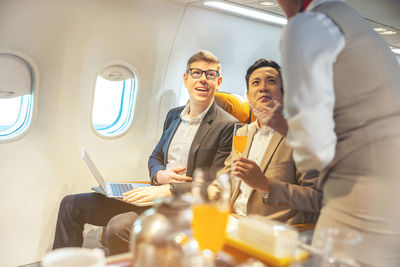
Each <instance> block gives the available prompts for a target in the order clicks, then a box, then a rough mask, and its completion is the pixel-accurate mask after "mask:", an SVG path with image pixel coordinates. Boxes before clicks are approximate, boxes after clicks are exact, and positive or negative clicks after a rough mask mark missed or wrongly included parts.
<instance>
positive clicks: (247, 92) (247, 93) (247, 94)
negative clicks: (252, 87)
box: [246, 90, 249, 100]
mask: <svg viewBox="0 0 400 267" xmlns="http://www.w3.org/2000/svg"><path fill="white" fill-rule="evenodd" d="M246 97H247V100H249V90H246Z"/></svg>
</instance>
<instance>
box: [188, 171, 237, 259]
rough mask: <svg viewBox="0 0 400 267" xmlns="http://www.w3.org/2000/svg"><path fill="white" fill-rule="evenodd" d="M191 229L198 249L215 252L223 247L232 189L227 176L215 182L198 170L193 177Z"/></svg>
mask: <svg viewBox="0 0 400 267" xmlns="http://www.w3.org/2000/svg"><path fill="white" fill-rule="evenodd" d="M192 194H193V220H192V229H193V235H194V238H195V239H196V241H197V243H198V245H199V248H200V250H202V251H206V250H207V251H211V252H212V254H213V255H215V253H217V252H218V251H219V250H220V249H221V248H222V246H223V244H224V239H225V230H226V225H227V222H228V215H229V213H230V196H231V186H230V181H229V176H228V175H227V174H222V175H221V176H219V177H218V179H215V178H214V177H213V174H212V173H211V172H210V171H208V170H206V169H197V170H196V171H195V173H194V175H193V188H192Z"/></svg>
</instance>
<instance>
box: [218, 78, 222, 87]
mask: <svg viewBox="0 0 400 267" xmlns="http://www.w3.org/2000/svg"><path fill="white" fill-rule="evenodd" d="M221 83H222V77H221V76H219V78H218V87H219V86H220V85H221Z"/></svg>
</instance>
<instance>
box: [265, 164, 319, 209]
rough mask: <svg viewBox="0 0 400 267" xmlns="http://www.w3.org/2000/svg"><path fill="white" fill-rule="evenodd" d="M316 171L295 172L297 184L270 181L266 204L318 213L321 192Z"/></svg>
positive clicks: (276, 180)
mask: <svg viewBox="0 0 400 267" xmlns="http://www.w3.org/2000/svg"><path fill="white" fill-rule="evenodd" d="M318 175H319V173H318V172H317V171H309V172H305V173H300V172H298V171H297V172H296V179H297V184H291V183H287V182H283V181H280V180H278V179H273V178H271V179H269V180H270V190H269V194H268V198H267V202H268V204H274V205H284V206H289V207H291V208H292V209H296V210H301V211H306V212H317V213H318V212H319V211H320V209H321V205H322V191H321V189H320V188H319V187H318Z"/></svg>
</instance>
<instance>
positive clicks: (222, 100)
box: [214, 91, 256, 123]
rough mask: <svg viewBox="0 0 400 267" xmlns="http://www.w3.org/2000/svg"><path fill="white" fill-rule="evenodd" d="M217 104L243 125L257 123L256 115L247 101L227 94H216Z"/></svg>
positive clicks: (241, 97) (238, 96)
mask: <svg viewBox="0 0 400 267" xmlns="http://www.w3.org/2000/svg"><path fill="white" fill-rule="evenodd" d="M214 99H215V103H217V105H218V106H220V107H221V108H223V109H224V110H225V111H226V112H228V113H230V114H231V115H232V116H234V117H235V118H236V119H238V120H239V121H240V122H243V123H251V122H253V121H255V119H256V118H255V117H254V114H253V112H252V109H251V107H250V105H249V102H248V101H247V99H246V98H245V97H243V96H240V95H236V94H231V93H227V92H219V91H217V92H215V96H214Z"/></svg>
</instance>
